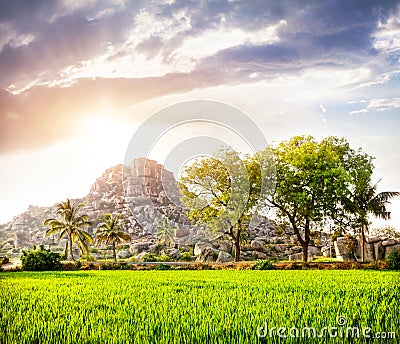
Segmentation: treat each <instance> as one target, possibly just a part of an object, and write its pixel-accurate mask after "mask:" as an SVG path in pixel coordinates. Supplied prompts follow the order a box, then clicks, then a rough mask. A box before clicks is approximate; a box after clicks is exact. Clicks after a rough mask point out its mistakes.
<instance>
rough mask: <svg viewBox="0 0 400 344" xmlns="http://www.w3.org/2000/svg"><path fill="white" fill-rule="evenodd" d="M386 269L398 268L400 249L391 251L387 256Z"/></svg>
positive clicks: (399, 268) (399, 266)
mask: <svg viewBox="0 0 400 344" xmlns="http://www.w3.org/2000/svg"><path fill="white" fill-rule="evenodd" d="M386 262H387V264H388V269H390V270H400V249H398V250H394V251H392V253H390V254H389V255H388V256H387V258H386Z"/></svg>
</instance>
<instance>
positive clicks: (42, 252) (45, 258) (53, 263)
mask: <svg viewBox="0 0 400 344" xmlns="http://www.w3.org/2000/svg"><path fill="white" fill-rule="evenodd" d="M61 259H62V257H61V255H60V254H59V253H57V252H51V251H50V250H46V249H45V248H44V246H43V245H40V248H39V249H36V248H35V247H33V249H32V250H28V251H22V256H21V263H22V270H25V271H46V270H60V268H61Z"/></svg>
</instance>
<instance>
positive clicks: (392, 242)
mask: <svg viewBox="0 0 400 344" xmlns="http://www.w3.org/2000/svg"><path fill="white" fill-rule="evenodd" d="M392 245H396V240H394V239H386V240H384V241H382V246H392Z"/></svg>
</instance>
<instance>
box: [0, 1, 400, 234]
mask: <svg viewBox="0 0 400 344" xmlns="http://www.w3.org/2000/svg"><path fill="white" fill-rule="evenodd" d="M399 59H400V6H399V1H391V0H385V1H372V0H358V1H354V0H346V1H339V0H321V1H307V0H304V1H289V0H287V1H285V0H282V1H278V0H276V1H269V0H263V1H257V0H255V1H236V0H230V1H224V0H221V1H178V0H177V1H172V0H171V1H140V0H135V1H124V0H110V1H100V0H86V1H73V0H59V1H45V0H42V1H39V0H26V1H20V0H2V1H1V2H0V166H1V168H0V190H1V192H0V223H5V222H8V221H10V220H11V219H12V217H13V216H15V215H18V214H19V213H21V212H23V211H25V210H26V209H27V207H28V206H29V205H40V206H49V205H52V204H54V203H56V202H59V201H62V200H65V199H66V198H67V197H70V198H74V197H83V196H84V195H86V194H87V193H88V191H89V188H90V186H91V184H92V183H93V182H94V180H95V179H96V178H98V177H99V176H101V174H102V172H103V171H104V170H105V169H106V168H108V167H111V166H113V165H116V164H119V163H123V161H124V157H125V152H126V150H127V147H128V145H129V143H130V140H131V138H132V136H133V135H134V133H135V131H136V130H138V128H140V127H141V125H142V124H143V123H144V121H146V119H148V118H150V117H151V116H152V115H153V114H154V113H156V112H157V111H159V110H161V109H163V108H165V107H167V106H170V105H172V104H176V103H179V102H183V101H190V100H198V99H203V100H213V101H219V102H223V103H226V104H229V105H231V106H233V107H235V108H238V109H240V110H241V111H243V112H244V113H246V114H247V115H248V116H249V117H250V118H251V119H252V120H253V121H254V122H255V123H257V125H258V126H259V128H260V129H261V130H262V132H263V133H264V135H265V137H266V138H267V140H268V142H280V141H281V140H286V139H289V138H290V137H292V136H294V135H299V134H310V135H313V136H315V137H316V138H318V139H320V138H322V137H325V136H328V135H336V136H340V137H346V138H347V139H348V140H349V142H350V144H351V146H352V147H353V148H358V147H362V148H363V149H364V150H365V151H366V152H367V153H368V154H370V155H372V156H374V157H375V158H376V159H375V160H374V165H375V167H376V168H375V172H374V178H375V181H378V180H380V179H381V181H380V183H379V190H380V191H385V190H392V191H400V182H399V178H398V169H399V167H400V154H399V152H400V133H399V124H400V119H399V116H400V60H399ZM166 122H167V123H168V119H166ZM180 129H181V130H180V131H179V128H177V131H176V133H175V134H171V132H170V133H169V134H168V135H169V136H168V135H166V136H165V137H164V138H163V139H164V141H162V140H161V141H160V142H162V144H161V145H160V144H159V146H162V147H163V148H164V150H165V149H167V150H168V149H172V148H166V147H173V146H174V144H177V143H178V141H179V140H178V139H177V138H180V139H181V140H182V139H184V137H186V138H188V137H190V136H191V135H192V136H195V135H203V134H204V133H208V134H209V135H211V136H214V137H218V135H222V136H221V137H222V138H225V139H227V137H228V136H229V135H228V134H227V135H225V136H224V134H223V133H222V131H220V130H218V129H216V128H213V127H212V126H210V125H209V124H208V126H207V124H204V126H201V125H197V126H196V125H193V126H186V127H185V128H180ZM210 133H211V134H210ZM183 134H185V135H183ZM174 140H175V141H174ZM227 140H228V139H227ZM168 142H169V143H168ZM138 144H140V143H138ZM164 153H165V152H164ZM164 155H165V154H164ZM153 157H154V158H155V159H157V160H159V159H161V160H163V157H162V156H161V155H160V156H157V154H156V153H154V154H153ZM159 162H161V163H162V162H163V161H159ZM174 172H176V171H174ZM389 209H390V210H391V211H392V217H393V218H392V220H391V221H390V222H387V223H386V224H390V225H393V226H395V227H396V228H397V229H399V230H400V200H399V199H397V200H395V201H393V202H392V205H391V206H390V207H389ZM374 225H376V226H380V225H382V222H379V221H374Z"/></svg>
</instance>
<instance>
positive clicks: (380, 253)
mask: <svg viewBox="0 0 400 344" xmlns="http://www.w3.org/2000/svg"><path fill="white" fill-rule="evenodd" d="M374 253H375V259H376V260H381V259H384V258H385V249H384V247H383V246H382V242H381V241H376V242H375V243H374Z"/></svg>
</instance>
